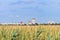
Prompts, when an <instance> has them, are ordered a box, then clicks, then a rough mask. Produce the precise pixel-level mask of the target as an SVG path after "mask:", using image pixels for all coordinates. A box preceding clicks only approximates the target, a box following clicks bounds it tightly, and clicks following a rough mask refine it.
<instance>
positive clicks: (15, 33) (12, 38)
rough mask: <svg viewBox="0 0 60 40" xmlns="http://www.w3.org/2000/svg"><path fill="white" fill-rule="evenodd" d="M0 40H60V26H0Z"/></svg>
mask: <svg viewBox="0 0 60 40" xmlns="http://www.w3.org/2000/svg"><path fill="white" fill-rule="evenodd" d="M0 40H60V25H35V26H20V25H0Z"/></svg>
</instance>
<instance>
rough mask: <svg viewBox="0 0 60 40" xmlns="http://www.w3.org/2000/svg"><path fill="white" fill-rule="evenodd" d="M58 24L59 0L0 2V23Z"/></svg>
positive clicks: (59, 16)
mask: <svg viewBox="0 0 60 40" xmlns="http://www.w3.org/2000/svg"><path fill="white" fill-rule="evenodd" d="M32 18H36V20H37V22H38V23H47V22H48V21H54V22H56V23H60V0H0V23H18V22H20V21H21V20H22V21H23V22H24V23H26V22H27V21H28V20H32Z"/></svg>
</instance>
